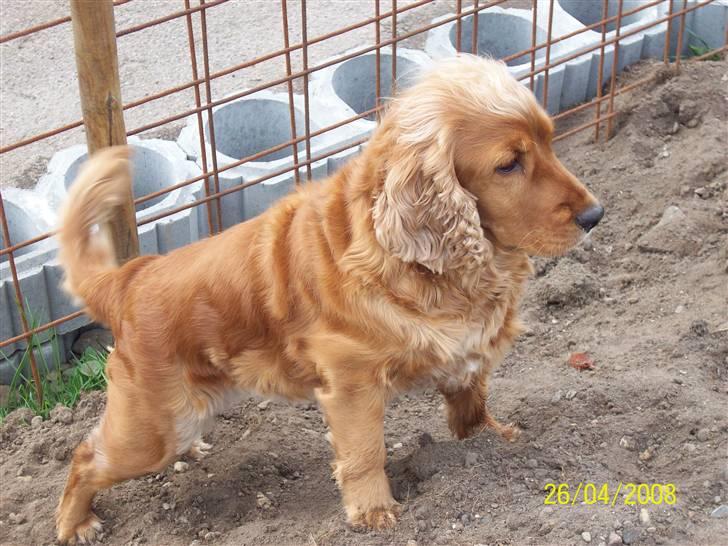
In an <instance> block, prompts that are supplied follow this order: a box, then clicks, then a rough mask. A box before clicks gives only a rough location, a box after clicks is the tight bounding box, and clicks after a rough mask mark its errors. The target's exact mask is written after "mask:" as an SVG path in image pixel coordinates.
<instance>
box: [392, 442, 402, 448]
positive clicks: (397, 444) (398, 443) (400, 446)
mask: <svg viewBox="0 0 728 546" xmlns="http://www.w3.org/2000/svg"><path fill="white" fill-rule="evenodd" d="M392 449H402V442H397V443H396V444H394V445H393V446H392Z"/></svg>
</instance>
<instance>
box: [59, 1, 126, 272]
mask: <svg viewBox="0 0 728 546" xmlns="http://www.w3.org/2000/svg"><path fill="white" fill-rule="evenodd" d="M70 2H71V21H72V23H73V41H74V47H75V50H76V69H77V70H78V87H79V92H80V96H81V108H82V110H83V123H84V126H85V127H86V142H87V143H88V151H89V155H91V154H93V153H94V152H95V151H97V150H99V149H101V148H104V147H106V146H113V145H117V144H126V129H125V128H124V115H123V109H122V102H121V86H120V84H119V63H118V57H117V52H116V30H115V26H114V5H113V3H112V0H70ZM104 227H105V229H107V230H108V232H109V235H110V237H111V240H112V242H113V244H114V252H115V253H116V259H117V261H118V262H119V263H120V264H121V263H124V262H126V261H128V260H129V259H131V258H133V257H135V256H138V255H139V239H138V236H137V229H136V214H135V211H134V198H133V193H132V188H131V186H129V199H128V200H127V202H126V203H125V204H124V205H123V206H121V207H118V209H117V211H116V212H115V214H114V216H113V217H112V219H111V221H110V222H109V223H108V225H106V226H104Z"/></svg>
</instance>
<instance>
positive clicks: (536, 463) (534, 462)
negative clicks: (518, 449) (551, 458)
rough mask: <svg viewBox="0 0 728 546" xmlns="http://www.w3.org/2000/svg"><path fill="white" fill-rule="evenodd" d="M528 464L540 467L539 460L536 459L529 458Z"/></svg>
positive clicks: (528, 465)
mask: <svg viewBox="0 0 728 546" xmlns="http://www.w3.org/2000/svg"><path fill="white" fill-rule="evenodd" d="M526 466H527V467H528V468H537V467H538V461H537V460H536V459H528V460H527V461H526Z"/></svg>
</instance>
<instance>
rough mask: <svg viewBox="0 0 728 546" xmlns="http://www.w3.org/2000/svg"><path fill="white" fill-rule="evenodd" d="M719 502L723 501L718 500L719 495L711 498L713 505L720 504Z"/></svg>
mask: <svg viewBox="0 0 728 546" xmlns="http://www.w3.org/2000/svg"><path fill="white" fill-rule="evenodd" d="M721 500H723V499H721V498H720V495H716V496H715V497H713V502H714V503H715V504H720V501H721Z"/></svg>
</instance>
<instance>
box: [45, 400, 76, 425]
mask: <svg viewBox="0 0 728 546" xmlns="http://www.w3.org/2000/svg"><path fill="white" fill-rule="evenodd" d="M50 417H51V421H53V422H54V423H62V424H64V425H70V424H71V423H72V422H73V412H72V411H71V408H67V407H66V406H63V405H61V404H58V405H57V406H56V407H55V408H53V409H52V410H51V414H50Z"/></svg>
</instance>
